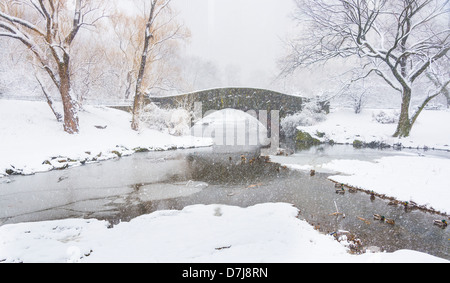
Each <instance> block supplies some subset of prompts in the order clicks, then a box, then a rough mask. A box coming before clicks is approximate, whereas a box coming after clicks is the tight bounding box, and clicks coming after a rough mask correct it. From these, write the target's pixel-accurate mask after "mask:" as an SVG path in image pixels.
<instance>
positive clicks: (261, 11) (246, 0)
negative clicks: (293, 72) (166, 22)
mask: <svg viewBox="0 0 450 283" xmlns="http://www.w3.org/2000/svg"><path fill="white" fill-rule="evenodd" d="M173 4H174V6H175V7H176V9H177V10H178V11H179V13H180V14H179V18H180V19H181V20H183V21H184V23H185V25H186V26H187V27H188V28H189V29H190V30H191V33H192V38H191V43H190V45H189V46H188V49H187V51H188V53H190V54H193V55H197V56H200V57H203V58H205V59H208V60H211V61H213V62H218V63H219V64H220V66H221V67H222V68H225V67H226V66H228V65H234V66H238V67H239V69H240V71H241V74H242V76H243V83H245V80H248V79H249V78H250V77H252V76H254V74H255V73H261V72H265V73H267V74H269V73H272V72H275V71H276V69H275V68H276V60H277V59H279V58H280V56H281V55H282V42H281V39H282V38H285V37H286V35H287V33H288V31H289V29H290V27H292V26H293V23H292V21H291V20H290V18H289V14H290V12H291V11H292V10H293V7H294V4H293V1H292V0H173Z"/></svg>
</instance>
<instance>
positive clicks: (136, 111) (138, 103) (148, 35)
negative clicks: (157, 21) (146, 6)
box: [131, 0, 158, 131]
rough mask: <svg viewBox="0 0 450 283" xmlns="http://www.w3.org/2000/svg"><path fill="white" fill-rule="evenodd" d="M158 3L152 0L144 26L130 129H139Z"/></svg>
mask: <svg viewBox="0 0 450 283" xmlns="http://www.w3.org/2000/svg"><path fill="white" fill-rule="evenodd" d="M157 4H158V1H157V0H153V1H152V4H151V9H150V15H149V18H148V21H147V24H146V26H145V37H144V48H143V50H142V56H141V64H140V66H139V73H138V76H137V80H136V93H135V96H134V105H133V120H132V121H131V129H133V130H135V131H137V130H139V118H140V114H141V109H142V103H143V101H144V91H143V88H144V84H143V81H144V76H145V68H146V67H147V66H146V65H147V56H148V55H149V54H148V52H149V48H150V41H151V40H152V39H153V33H152V23H153V20H154V18H153V14H154V12H155V8H156V5H157Z"/></svg>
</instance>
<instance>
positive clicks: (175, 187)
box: [138, 181, 208, 202]
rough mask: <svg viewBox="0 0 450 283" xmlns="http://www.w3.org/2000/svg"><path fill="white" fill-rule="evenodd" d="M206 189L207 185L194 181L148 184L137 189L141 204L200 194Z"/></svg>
mask: <svg viewBox="0 0 450 283" xmlns="http://www.w3.org/2000/svg"><path fill="white" fill-rule="evenodd" d="M206 187H208V184H207V183H204V182H194V181H189V182H181V183H175V184H163V183H159V184H150V185H144V186H142V187H140V188H139V193H138V198H139V199H140V200H141V201H143V202H146V201H154V200H163V199H172V198H179V197H185V196H189V195H193V194H196V193H198V192H201V191H202V190H203V189H204V188H206Z"/></svg>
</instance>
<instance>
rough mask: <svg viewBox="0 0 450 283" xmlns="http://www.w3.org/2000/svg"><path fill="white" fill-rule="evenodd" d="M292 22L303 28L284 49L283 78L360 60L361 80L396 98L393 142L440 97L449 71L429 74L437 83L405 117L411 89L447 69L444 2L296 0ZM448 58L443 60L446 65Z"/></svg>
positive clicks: (449, 40)
mask: <svg viewBox="0 0 450 283" xmlns="http://www.w3.org/2000/svg"><path fill="white" fill-rule="evenodd" d="M295 1H296V4H297V14H296V20H297V21H298V22H299V23H304V24H307V25H308V29H307V30H306V29H305V30H304V32H303V37H301V38H298V39H296V40H292V41H291V42H290V43H289V44H290V47H291V50H292V51H291V53H290V54H289V55H288V56H287V57H286V58H285V60H284V68H283V70H282V72H283V73H292V72H293V71H294V70H296V69H297V68H300V67H304V66H310V65H313V64H316V63H323V62H326V61H328V60H332V59H334V58H350V57H356V58H360V59H361V66H360V68H361V69H362V70H364V71H365V72H364V75H362V76H361V78H366V77H368V76H369V75H371V74H376V75H378V76H379V77H381V78H382V79H383V80H384V82H385V83H386V84H387V85H389V86H390V87H391V88H392V89H394V90H395V91H397V92H398V93H400V94H401V97H402V105H401V114H400V119H399V123H398V126H397V130H396V132H395V133H394V136H395V137H406V136H409V134H410V131H411V128H412V126H413V125H414V123H415V121H416V120H417V117H418V116H419V114H420V113H421V111H422V110H423V109H424V108H425V106H426V105H427V104H428V103H429V102H430V101H431V100H432V99H433V98H435V97H437V96H438V95H439V94H441V93H442V91H443V90H445V89H446V87H447V86H448V84H449V82H450V79H449V76H448V72H445V73H434V74H435V75H436V76H437V77H439V83H436V84H434V85H435V88H434V90H433V91H432V92H430V93H429V94H428V95H427V97H426V98H425V99H424V100H423V101H422V103H421V104H420V105H419V107H418V108H417V110H415V111H414V113H413V114H412V115H410V108H411V98H412V95H413V86H414V83H416V82H417V80H418V78H420V77H422V76H423V75H425V74H426V73H427V72H433V70H437V69H435V68H434V67H435V66H436V64H437V63H438V62H439V61H441V63H442V62H446V63H444V64H445V65H446V68H447V69H448V68H449V64H448V57H447V53H448V51H449V49H450V27H449V26H448V23H449V1H448V0H445V1H442V0H391V1H387V0H317V1H308V0H295ZM445 59H447V60H445Z"/></svg>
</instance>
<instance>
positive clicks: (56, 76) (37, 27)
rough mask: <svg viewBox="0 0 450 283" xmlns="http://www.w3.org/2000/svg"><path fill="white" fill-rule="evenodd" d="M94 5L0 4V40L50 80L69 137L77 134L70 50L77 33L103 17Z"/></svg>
mask: <svg viewBox="0 0 450 283" xmlns="http://www.w3.org/2000/svg"><path fill="white" fill-rule="evenodd" d="M94 2H97V4H95V3H94ZM98 3H100V1H88V0H76V1H74V2H72V1H64V0H2V2H1V3H0V37H9V38H14V39H17V40H18V41H20V42H21V43H23V44H24V45H25V46H26V47H27V48H28V49H29V51H30V52H31V54H32V55H33V59H34V61H36V62H37V64H38V65H39V66H40V67H41V68H42V69H43V70H44V71H45V73H46V74H47V75H48V77H49V78H50V79H51V81H52V82H53V84H54V86H56V88H57V90H58V92H59V94H60V96H61V100H62V104H63V109H64V130H65V131H66V132H68V133H70V134H74V133H78V132H79V121H78V107H79V106H78V105H77V102H76V98H75V97H74V94H73V90H72V84H71V77H72V74H71V59H72V54H71V49H72V46H73V44H74V40H75V38H76V37H77V34H78V33H79V31H80V29H81V28H82V27H87V26H93V25H94V24H95V23H96V22H97V21H98V20H99V19H100V18H102V17H103V16H104V15H103V14H100V15H99V14H98V13H95V12H96V11H97V10H98V9H99V6H98V5H100V4H98ZM73 4H75V5H74V6H72V5H73ZM40 84H41V83H40ZM41 86H42V84H41ZM43 90H44V88H43ZM44 94H46V92H45V90H44ZM46 96H47V97H48V95H47V94H46ZM49 105H50V106H51V103H49ZM52 110H53V109H52ZM55 115H56V114H55Z"/></svg>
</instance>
